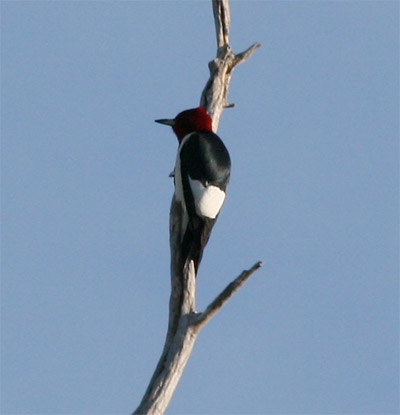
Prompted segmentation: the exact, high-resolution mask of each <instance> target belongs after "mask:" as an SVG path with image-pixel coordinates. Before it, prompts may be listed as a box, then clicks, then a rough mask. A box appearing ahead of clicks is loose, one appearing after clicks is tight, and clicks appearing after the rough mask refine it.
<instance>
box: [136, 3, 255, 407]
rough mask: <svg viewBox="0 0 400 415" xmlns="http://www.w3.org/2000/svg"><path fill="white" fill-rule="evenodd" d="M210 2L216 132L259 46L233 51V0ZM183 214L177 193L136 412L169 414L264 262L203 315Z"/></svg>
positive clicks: (209, 94)
mask: <svg viewBox="0 0 400 415" xmlns="http://www.w3.org/2000/svg"><path fill="white" fill-rule="evenodd" d="M212 5H213V12H214V21H215V29H216V36H217V57H216V58H215V59H214V60H213V61H211V62H210V63H209V69H210V78H209V80H208V81H207V83H206V86H205V88H204V90H203V93H202V95H201V100H200V105H201V106H203V107H204V108H205V109H206V110H207V112H208V114H209V115H210V116H211V118H212V120H213V130H214V131H217V129H218V125H219V119H220V116H221V114H222V112H223V110H224V109H225V108H227V107H230V106H233V105H232V104H228V102H227V100H226V98H227V95H228V88H229V82H230V79H231V73H232V70H233V68H234V67H235V66H236V65H238V64H240V63H242V62H244V61H245V60H247V59H248V58H249V57H250V56H251V55H252V53H253V52H254V51H255V50H256V49H257V48H258V47H259V46H260V44H259V43H255V44H254V45H252V46H250V47H249V48H248V49H247V50H245V51H244V52H242V53H239V54H238V55H235V54H234V53H233V52H232V50H231V47H230V45H229V29H230V11H229V0H212ZM182 217H183V210H182V205H181V204H180V203H179V202H177V201H176V200H175V196H174V197H173V198H172V202H171V210H170V249H171V296H170V302H169V321H168V330H167V336H166V339H165V345H164V349H163V352H162V354H161V357H160V360H159V362H158V364H157V367H156V370H155V371H154V374H153V376H152V378H151V380H150V383H149V386H148V387H147V390H146V392H145V394H144V396H143V399H142V401H141V403H140V405H139V406H138V408H137V409H136V411H135V412H134V414H141V415H161V414H163V413H164V412H165V410H166V408H167V406H168V404H169V402H170V400H171V398H172V396H173V393H174V391H175V388H176V386H177V384H178V382H179V379H180V378H181V376H182V373H183V370H184V368H185V366H186V363H187V361H188V359H189V357H190V354H191V352H192V349H193V346H194V343H195V341H196V338H197V335H198V333H199V331H200V330H201V328H202V327H204V325H205V324H206V323H207V322H208V321H209V320H210V319H211V318H212V317H213V316H214V315H215V314H216V313H217V312H218V310H220V309H221V307H222V306H223V305H224V304H225V303H226V302H227V301H228V299H229V298H230V297H231V296H232V295H233V294H234V293H235V292H236V291H237V290H238V289H239V288H240V287H241V286H242V285H243V284H244V283H245V282H246V281H247V279H248V278H249V277H250V276H251V275H252V274H253V273H254V272H255V271H257V269H259V268H260V267H261V265H262V263H261V262H257V263H256V264H254V265H253V267H251V268H250V269H249V270H247V271H243V272H242V273H241V274H240V275H239V277H237V278H236V279H235V280H234V281H232V282H231V283H230V284H229V285H228V286H227V287H226V288H225V289H224V290H223V291H222V292H221V293H220V294H219V295H218V296H217V298H216V299H215V300H214V301H213V302H212V303H211V304H210V305H209V306H208V307H207V309H206V310H205V311H204V312H203V313H197V312H196V310H195V300H196V274H195V269H194V263H193V261H190V262H189V264H187V265H186V266H185V268H184V269H183V270H182V265H181V264H182V260H181V242H182V238H183V229H182Z"/></svg>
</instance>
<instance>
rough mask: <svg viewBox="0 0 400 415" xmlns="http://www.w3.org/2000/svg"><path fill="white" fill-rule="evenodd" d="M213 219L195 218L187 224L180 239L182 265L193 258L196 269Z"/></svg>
mask: <svg viewBox="0 0 400 415" xmlns="http://www.w3.org/2000/svg"><path fill="white" fill-rule="evenodd" d="M214 222H215V219H208V218H205V219H201V218H195V219H194V220H192V221H190V223H189V224H188V226H187V229H186V232H185V235H184V237H183V241H182V260H183V266H185V265H186V264H188V263H189V261H191V260H193V262H194V269H195V272H196V275H197V271H198V268H199V265H200V261H201V258H202V256H203V251H204V248H205V246H206V244H207V242H208V239H209V238H210V234H211V229H212V227H213V226H214Z"/></svg>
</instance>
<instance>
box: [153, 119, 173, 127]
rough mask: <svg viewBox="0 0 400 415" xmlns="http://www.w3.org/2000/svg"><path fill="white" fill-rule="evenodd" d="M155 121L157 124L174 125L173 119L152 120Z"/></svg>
mask: <svg viewBox="0 0 400 415" xmlns="http://www.w3.org/2000/svg"><path fill="white" fill-rule="evenodd" d="M154 121H155V122H158V123H159V124H164V125H169V126H170V127H173V126H174V125H175V120H168V119H165V120H164V119H163V120H154Z"/></svg>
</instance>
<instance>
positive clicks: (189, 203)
mask: <svg viewBox="0 0 400 415" xmlns="http://www.w3.org/2000/svg"><path fill="white" fill-rule="evenodd" d="M156 122H158V123H160V124H165V125H169V126H171V127H172V129H173V131H174V133H175V134H176V136H177V138H178V142H179V147H178V154H177V158H176V164H175V170H174V177H175V199H176V200H177V201H178V202H180V203H181V204H182V207H183V216H184V217H183V230H184V231H183V233H182V248H181V249H182V250H181V255H182V261H183V266H184V265H185V264H189V261H190V260H193V262H194V267H195V272H196V274H197V270H198V267H199V263H200V261H201V257H202V255H203V250H204V247H205V245H206V244H207V242H208V239H209V237H210V233H211V229H212V227H213V226H214V223H215V221H216V219H217V217H218V215H219V212H220V211H221V208H222V205H223V203H224V200H225V192H226V188H227V186H228V182H229V177H230V171H231V160H230V157H229V153H228V150H227V149H226V147H225V145H224V143H223V142H222V140H221V139H220V138H219V137H218V136H217V135H216V134H214V133H213V131H212V120H211V117H210V116H209V115H208V114H207V112H206V110H205V109H204V108H203V107H199V108H194V109H190V110H186V111H183V112H181V113H179V114H178V115H177V116H176V117H175V118H174V119H163V120H156Z"/></svg>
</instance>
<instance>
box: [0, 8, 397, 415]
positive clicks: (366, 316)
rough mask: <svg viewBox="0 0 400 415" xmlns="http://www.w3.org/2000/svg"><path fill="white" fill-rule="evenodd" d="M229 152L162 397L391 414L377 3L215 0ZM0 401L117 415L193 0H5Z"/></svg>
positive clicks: (127, 392)
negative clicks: (227, 63)
mask: <svg viewBox="0 0 400 415" xmlns="http://www.w3.org/2000/svg"><path fill="white" fill-rule="evenodd" d="M231 15H232V26H231V45H232V47H233V49H234V51H236V52H240V51H242V50H244V49H246V48H247V47H248V46H250V44H252V43H254V42H256V41H258V42H260V43H261V44H262V48H260V49H259V50H257V52H256V53H255V54H254V55H253V57H252V58H251V59H250V60H249V61H248V62H246V63H244V64H243V65H241V66H239V67H237V68H236V69H235V71H234V73H233V77H232V82H231V88H230V93H229V100H230V102H234V103H235V104H236V106H235V108H233V109H228V110H226V111H225V112H224V114H223V116H222V118H221V123H220V128H219V131H218V133H219V135H220V136H221V137H222V138H223V140H224V142H225V144H226V145H227V147H228V148H229V151H230V154H231V158H232V162H233V171H232V179H231V183H230V187H229V194H228V198H227V202H226V204H225V206H224V209H223V212H222V214H221V216H220V218H219V220H218V223H217V225H216V227H215V228H214V231H213V235H212V238H211V240H210V243H209V245H208V248H207V250H206V252H205V255H204V259H203V262H202V264H201V268H200V273H199V276H198V300H197V303H198V309H199V310H202V309H203V308H204V307H205V306H207V304H208V303H209V302H210V301H211V300H212V299H213V298H214V297H215V296H216V295H217V294H218V293H219V292H220V291H221V289H223V288H224V287H225V285H226V284H227V283H229V282H230V281H231V280H232V279H233V278H234V277H235V276H237V275H238V274H239V273H240V271H241V270H242V269H245V268H248V267H249V266H251V265H252V264H253V263H254V262H256V261H257V260H263V261H264V264H265V265H264V267H263V268H262V269H261V270H259V271H258V272H257V273H256V274H255V275H254V276H253V277H252V278H251V279H250V281H249V282H248V283H247V284H246V286H244V287H243V288H242V289H241V290H240V291H239V292H238V293H237V294H236V296H235V297H234V298H232V300H231V301H230V302H229V303H228V304H227V305H226V307H225V308H224V309H223V310H221V312H220V313H219V314H217V316H216V317H215V318H214V319H213V320H212V321H211V322H210V323H209V324H208V325H207V326H206V327H205V328H204V330H203V331H202V332H201V334H200V336H199V338H198V341H197V343H196V346H195V349H194V352H193V354H192V357H191V359H190V361H189V363H188V366H187V368H186V370H185V373H184V375H183V378H182V380H181V382H180V384H179V386H178V389H177V391H176V393H175V396H174V398H173V400H172V402H171V404H170V407H169V409H168V413H169V414H394V413H397V412H398V411H399V401H398V390H399V389H398V388H399V354H398V345H399V281H398V270H399V268H398V231H399V226H398V213H399V212H398V189H399V183H398V177H399V176H398V173H399V172H398V133H399V122H398V114H399V40H398V39H399V3H398V2H395V1H279V2H278V1H246V2H245V1H232V3H231ZM1 18H2V38H1V62H2V71H1V77H2V79H1V87H2V91H1V98H2V117H1V118H2V125H1V128H2V131H1V135H2V238H3V240H2V279H1V283H2V290H1V292H2V312H1V316H2V340H1V347H2V373H1V374H2V376H1V380H2V413H3V414H43V415H44V414H53V415H58V414H82V415H83V414H126V413H130V412H131V411H132V410H133V409H134V408H135V407H136V406H137V404H138V403H139V401H140V399H141V396H142V395H143V393H144V390H145V388H146V386H147V382H148V381H149V379H150V376H151V374H152V372H153V370H154V368H155V365H156V362H157V360H158V357H159V355H160V353H161V349H162V346H163V341H164V336H165V332H166V325H167V317H168V314H167V313H168V298H169V247H168V212H169V204H170V200H171V196H172V193H173V184H172V182H171V179H170V178H169V177H168V174H169V173H170V171H171V170H172V168H173V165H174V161H175V152H176V148H177V142H176V139H175V137H174V136H173V134H172V132H170V131H168V129H167V128H165V127H162V126H160V125H157V124H155V123H154V122H153V120H154V119H157V118H168V117H173V116H175V115H176V114H177V113H178V112H180V111H181V110H183V109H186V108H191V107H194V106H197V105H198V102H199V98H200V94H201V91H202V89H203V87H204V85H205V82H206V80H207V78H208V69H207V63H208V61H210V60H211V59H213V58H214V56H215V52H216V45H215V34H214V26H213V18H212V12H211V5H210V2H209V1H152V2H149V1H147V2H145V1H115V2H111V1H54V2H50V1H3V2H2V3H1Z"/></svg>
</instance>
